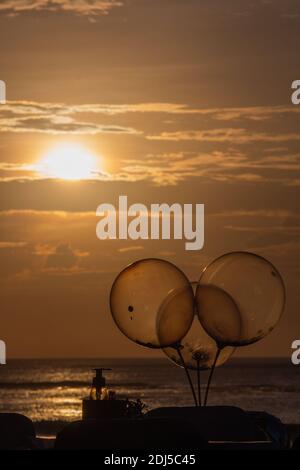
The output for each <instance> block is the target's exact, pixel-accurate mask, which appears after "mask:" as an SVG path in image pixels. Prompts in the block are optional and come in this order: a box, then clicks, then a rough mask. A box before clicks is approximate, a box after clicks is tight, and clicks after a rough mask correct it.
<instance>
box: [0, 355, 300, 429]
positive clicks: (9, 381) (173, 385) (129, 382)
mask: <svg viewBox="0 0 300 470" xmlns="http://www.w3.org/2000/svg"><path fill="white" fill-rule="evenodd" d="M100 366H101V367H111V368H112V371H110V372H107V373H106V377H107V382H108V386H110V387H111V388H114V389H115V390H116V391H117V393H118V395H119V396H120V397H125V396H127V397H128V398H129V399H137V398H140V399H141V400H142V401H143V402H144V403H145V404H146V406H147V409H151V408H155V407H160V406H184V405H193V400H192V396H191V393H190V389H189V385H188V383H187V380H186V377H185V374H184V371H183V369H181V368H179V367H177V366H175V365H173V364H172V363H171V362H168V360H164V359H162V360H160V359H157V360H144V359H143V360H142V359H110V360H109V359H104V360H100V359H84V360H82V359H78V360H75V359H72V360H65V359H60V360H59V359H57V360H11V361H9V362H8V364H7V365H5V366H0V412H18V413H22V414H24V415H26V416H28V417H29V418H31V419H32V420H33V421H34V422H35V424H36V429H37V431H38V433H39V434H40V435H44V436H46V435H49V436H50V435H54V434H55V433H56V432H57V431H58V430H59V429H61V428H62V427H63V426H64V425H65V424H66V423H67V422H70V421H74V420H77V419H80V418H81V399H82V398H83V397H85V396H87V395H88V393H89V386H90V383H91V378H92V371H91V369H92V368H93V367H100ZM201 379H202V381H203V385H204V384H205V381H206V379H207V373H206V372H205V373H202V374H201ZM209 404H211V405H236V406H240V407H242V408H244V409H246V410H259V411H267V412H270V413H272V414H274V415H276V416H277V417H279V418H280V419H281V420H282V421H283V422H284V423H286V424H300V374H299V372H298V370H297V367H295V366H293V365H292V364H291V363H290V360H289V359H276V360H275V359H272V360H266V359H264V360H259V359H257V360H250V359H233V360H231V361H230V362H229V363H228V364H226V365H225V366H222V367H220V368H218V369H217V370H216V373H215V376H214V379H213V383H212V387H211V392H210V396H209Z"/></svg>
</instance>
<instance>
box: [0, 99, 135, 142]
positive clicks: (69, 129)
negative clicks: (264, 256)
mask: <svg viewBox="0 0 300 470" xmlns="http://www.w3.org/2000/svg"><path fill="white" fill-rule="evenodd" d="M72 111H73V108H72V110H71V109H70V108H68V107H64V106H63V105H55V104H54V105H45V106H42V105H38V106H33V105H26V104H24V103H23V104H22V105H21V106H18V105H16V106H14V105H7V106H6V105H4V106H3V107H2V106H1V108H0V132H18V133H28V132H34V133H44V134H53V135H59V134H76V135H82V134H83V135H86V134H88V135H96V134H138V133H139V132H138V131H137V130H135V129H133V128H131V127H124V126H118V125H103V124H97V123H93V122H84V121H80V120H79V119H76V118H75V117H74V116H73V115H72V114H73V113H72Z"/></svg>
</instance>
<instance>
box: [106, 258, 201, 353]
mask: <svg viewBox="0 0 300 470" xmlns="http://www.w3.org/2000/svg"><path fill="white" fill-rule="evenodd" d="M173 289H176V290H178V289H179V290H180V292H181V295H180V302H181V304H180V305H178V308H177V309H172V310H170V309H169V310H168V313H166V315H165V316H164V320H163V321H162V324H163V326H162V328H163V330H164V331H166V329H168V330H169V331H168V332H167V333H165V335H164V338H159V336H158V332H157V317H158V314H159V309H160V306H161V305H162V303H163V301H164V300H165V299H166V298H167V296H168V294H169V292H170V291H172V290H173ZM193 306H194V295H193V290H192V288H191V286H190V283H189V280H188V279H187V277H186V276H185V274H184V273H183V272H182V271H181V270H180V269H178V268H177V267H176V266H174V265H173V264H172V263H170V262H168V261H164V260H161V259H154V258H149V259H144V260H140V261H137V262H135V263H133V264H131V265H130V266H128V267H127V268H125V269H124V270H123V271H122V272H121V273H120V274H119V275H118V276H117V278H116V280H115V281H114V283H113V286H112V288H111V293H110V309H111V313H112V316H113V319H114V321H115V323H116V324H117V326H118V328H119V329H120V330H121V331H122V333H123V334H124V335H125V336H127V337H128V338H129V339H131V340H132V341H134V342H135V343H138V344H140V345H142V346H147V347H150V348H161V347H165V346H169V345H170V344H173V343H174V342H177V341H180V339H181V338H182V337H183V336H185V334H186V332H187V331H188V329H189V328H190V326H191V324H192V321H193V315H194V310H193Z"/></svg>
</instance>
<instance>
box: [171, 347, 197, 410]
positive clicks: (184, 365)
mask: <svg viewBox="0 0 300 470" xmlns="http://www.w3.org/2000/svg"><path fill="white" fill-rule="evenodd" d="M176 350H177V352H178V355H179V357H180V360H181V363H182V365H183V367H184V370H185V373H186V376H187V379H188V381H189V384H190V387H191V391H192V394H193V398H194V402H195V406H198V403H197V397H196V393H195V389H194V386H193V382H192V379H191V376H190V374H189V371H188V368H187V367H186V363H185V362H184V359H183V356H182V354H181V351H180V346H177V347H176Z"/></svg>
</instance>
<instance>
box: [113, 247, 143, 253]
mask: <svg viewBox="0 0 300 470" xmlns="http://www.w3.org/2000/svg"><path fill="white" fill-rule="evenodd" d="M143 249H144V247H143V246H139V245H136V246H127V247H126V246H125V247H122V248H119V250H118V251H119V253H128V252H130V251H141V250H143Z"/></svg>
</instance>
